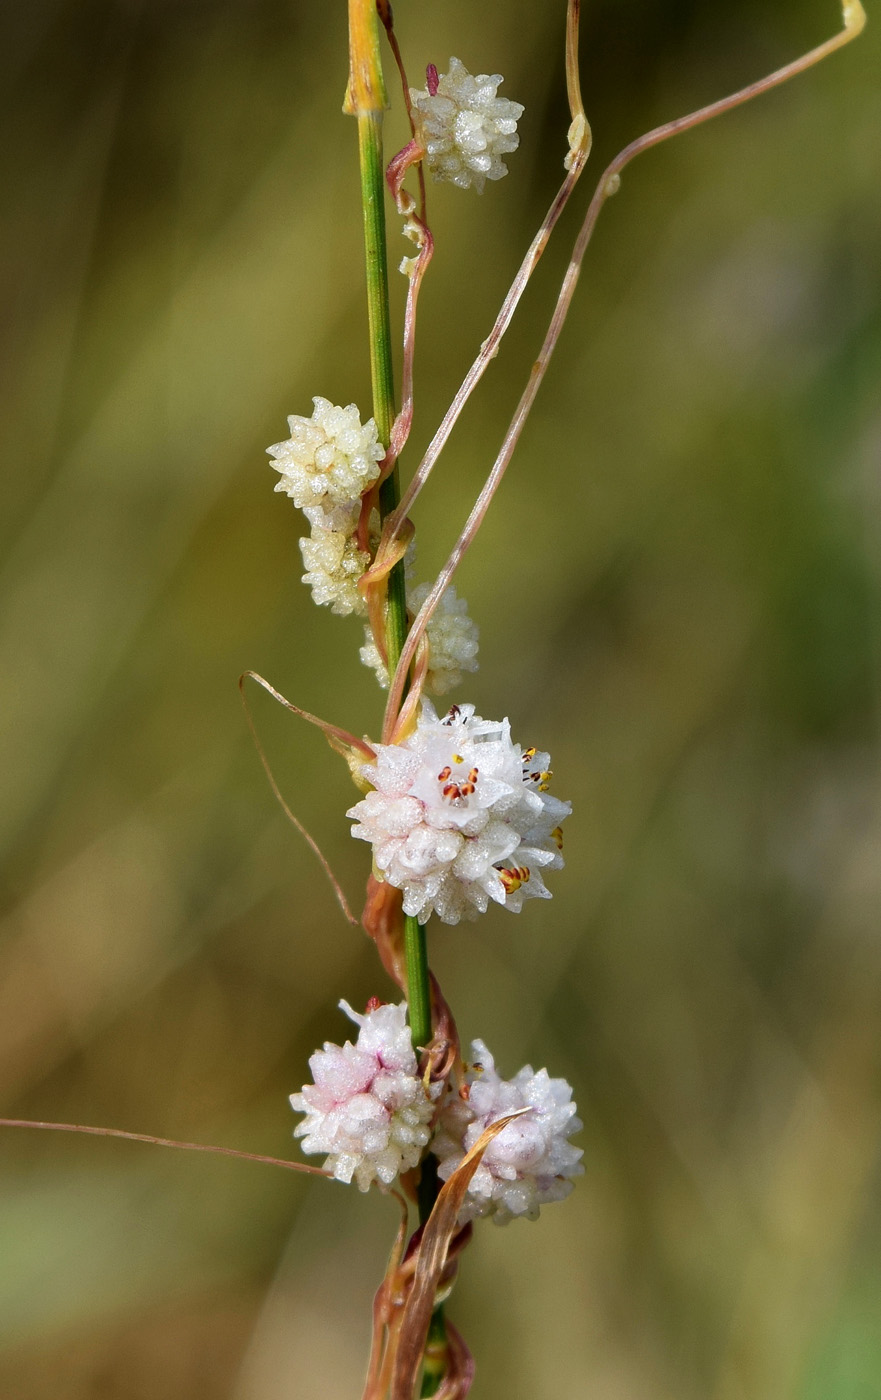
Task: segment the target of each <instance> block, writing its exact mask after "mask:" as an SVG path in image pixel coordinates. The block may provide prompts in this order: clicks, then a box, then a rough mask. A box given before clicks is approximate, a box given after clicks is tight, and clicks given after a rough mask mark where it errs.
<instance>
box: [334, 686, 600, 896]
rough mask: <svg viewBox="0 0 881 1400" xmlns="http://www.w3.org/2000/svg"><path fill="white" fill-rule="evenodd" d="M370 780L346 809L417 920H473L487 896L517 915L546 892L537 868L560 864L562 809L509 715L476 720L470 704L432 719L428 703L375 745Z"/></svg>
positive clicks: (543, 763)
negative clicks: (400, 730)
mask: <svg viewBox="0 0 881 1400" xmlns="http://www.w3.org/2000/svg"><path fill="white" fill-rule="evenodd" d="M361 774H362V776H363V777H364V778H365V779H366V780H367V781H368V782H369V783H371V784H372V786H373V789H374V791H372V792H369V793H368V794H367V796H366V797H365V798H364V800H363V801H361V802H359V803H357V805H356V806H354V807H352V808H350V810H349V811H348V813H347V814H346V815H347V816H350V817H353V818H354V819H355V821H356V823H357V824H356V825H355V826H353V827H352V835H353V836H356V837H358V838H359V839H360V840H362V841H369V842H370V843H371V845H372V846H373V862H374V865H375V867H376V869H377V871H378V872H379V874H380V875H381V876H382V878H383V879H385V880H387V881H388V882H389V884H391V885H394V886H395V888H396V889H399V890H402V891H403V894H404V901H403V903H404V912H405V913H407V914H412V915H415V916H416V917H417V918H418V919H419V921H420V923H425V922H426V920H427V919H428V918H429V916H430V915H431V914H432V913H433V912H434V913H436V914H437V915H438V916H439V918H440V919H441V920H442V921H443V923H445V924H457V923H458V922H459V920H460V919H463V918H465V919H474V918H476V917H477V915H478V914H482V913H484V912H485V910H486V908H487V906H488V904H489V901H490V900H491V899H493V900H495V901H496V903H498V904H502V905H504V906H505V908H506V909H511V910H513V911H514V912H515V913H516V912H519V910H520V909H521V908H522V906H523V901H524V900H525V899H528V898H530V897H531V896H536V897H538V898H541V899H549V898H550V891H549V890H548V889H547V887H546V886H545V883H544V881H543V879H542V875H541V872H542V870H543V869H545V868H547V869H559V867H560V866H561V865H562V864H563V857H562V855H561V854H560V848H561V845H562V839H561V836H560V830H559V827H560V823H561V822H562V821H563V820H564V818H565V817H567V816H568V815H569V813H570V811H571V810H572V809H571V806H570V804H569V803H568V802H560V801H558V799H557V798H555V797H551V796H550V795H549V793H548V792H547V791H546V788H547V784H548V781H549V779H550V776H551V775H550V760H549V758H548V755H547V754H544V753H538V752H536V750H535V749H526V750H523V749H521V748H520V746H519V744H514V743H512V742H511V730H510V725H509V724H508V721H507V720H506V719H505V720H498V721H491V720H483V719H481V718H480V716H479V715H475V713H474V706H473V705H461V706H459V705H454V706H453V708H452V709H451V710H450V711H449V712H448V714H446V715H445V716H444V717H443V718H442V719H438V716H437V715H436V714H435V711H434V709H433V708H432V706H431V704H430V703H429V701H428V700H423V702H422V712H421V714H420V717H419V721H418V723H417V726H416V729H415V731H414V732H413V733H412V734H411V735H410V736H409V738H407V739H406V740H405V742H404V743H402V744H380V745H379V746H378V747H377V757H376V762H375V763H370V764H367V765H365V766H364V767H363V768H362V769H361Z"/></svg>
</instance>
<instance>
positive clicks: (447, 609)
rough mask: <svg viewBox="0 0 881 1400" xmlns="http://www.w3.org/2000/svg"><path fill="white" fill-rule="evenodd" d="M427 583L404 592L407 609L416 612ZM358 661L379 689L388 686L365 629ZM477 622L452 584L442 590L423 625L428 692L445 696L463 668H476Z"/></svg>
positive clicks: (421, 601)
mask: <svg viewBox="0 0 881 1400" xmlns="http://www.w3.org/2000/svg"><path fill="white" fill-rule="evenodd" d="M430 588H431V585H430V584H428V583H421V584H420V585H419V587H418V588H414V589H413V591H412V593H410V594H408V597H407V602H408V606H409V608H410V611H411V612H413V613H417V612H418V611H419V609H420V608H421V607H422V604H423V603H424V602H425V599H426V598H427V597H428V594H429V591H430ZM366 635H367V640H366V642H365V644H364V646H363V647H362V648H361V660H362V661H363V662H364V665H365V666H370V667H372V669H373V670H374V671H375V672H376V678H377V680H378V681H379V683H380V685H381V686H382V688H383V690H387V689H388V670H387V668H386V665H385V662H384V661H383V659H382V657H381V656H380V654H379V648H378V647H377V645H376V643H375V641H374V640H373V637H372V635H371V633H370V631H369V629H368V630H367V633H366ZM479 635H480V634H479V630H478V627H477V623H476V622H474V621H473V620H472V619H471V618H470V617H469V616H468V604H467V603H466V601H465V599H464V598H460V597H458V595H457V593H456V590H455V588H453V586H452V585H450V587H449V588H448V589H447V591H446V592H445V593H444V595H443V597H442V599H441V601H440V603H439V605H438V607H437V609H436V610H435V612H434V614H433V615H432V618H431V621H430V622H429V624H428V627H427V628H426V636H427V638H428V648H429V659H428V672H427V675H426V677H425V689H426V690H427V691H429V692H430V693H431V694H432V695H446V693H447V691H449V690H452V689H453V688H454V686H457V685H459V684H460V682H461V681H462V678H463V676H464V673H465V672H466V671H476V670H477V665H478V663H477V645H478V638H479Z"/></svg>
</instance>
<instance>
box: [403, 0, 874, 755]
mask: <svg viewBox="0 0 881 1400" xmlns="http://www.w3.org/2000/svg"><path fill="white" fill-rule="evenodd" d="M843 15H844V28H843V29H842V30H841V31H840V32H839V33H838V34H835V35H834V36H833V37H832V38H831V39H827V40H826V42H825V43H823V44H819V45H818V46H817V47H816V48H814V49H811V50H810V51H809V52H808V53H806V54H804V55H803V56H802V57H801V58H797V59H795V60H794V61H793V62H792V63H787V64H785V65H784V66H783V67H782V68H778V69H776V70H775V71H774V72H773V73H771V74H769V75H768V77H766V78H760V79H759V80H758V81H757V82H754V83H749V84H748V85H747V86H746V87H744V88H740V89H739V90H738V91H737V92H735V93H732V94H731V95H730V96H729V97H723V98H721V99H720V100H719V101H718V102H711V103H710V104H709V105H708V106H706V107H701V108H699V109H698V110H697V111H696V112H690V113H688V115H686V116H684V117H677V118H675V120H673V121H670V122H665V123H664V124H663V125H662V126H658V127H655V128H653V130H651V131H649V132H646V133H645V135H644V136H640V137H638V138H637V139H636V140H635V141H631V143H630V145H629V146H625V147H624V149H623V150H622V151H621V152H619V154H618V155H617V156H616V157H615V159H614V160H613V161H612V162H611V163H610V164H609V165H608V166H607V167H606V169H605V170H604V171H603V173H602V175H601V176H600V179H599V182H598V184H597V187H596V189H595V191H594V194H593V198H592V199H591V201H590V204H589V206H588V210H587V214H586V215H585V219H584V223H583V224H582V226H581V231H580V232H579V234H578V238H577V239H576V241H575V246H574V248H573V250H572V257H571V259H570V261H569V266H568V268H567V269H566V274H565V277H564V278H563V284H562V286H561V288H560V293H559V296H558V298H557V304H556V306H555V308H554V313H553V316H552V318H551V323H550V326H549V327H548V331H547V335H546V336H545V340H544V344H543V345H542V348H541V352H540V354H539V356H538V359H537V360H536V361H535V364H534V365H533V367H532V371H531V373H530V376H529V380H528V382H527V385H526V388H525V389H524V391H523V394H522V396H521V398H520V402H519V403H518V405H517V408H516V409H515V411H514V416H513V418H512V419H511V423H510V425H509V428H508V432H507V434H506V436H505V441H504V443H503V444H502V448H501V451H500V452H499V455H498V457H497V458H496V460H495V462H494V464H493V467H492V470H491V471H490V473H489V476H488V477H487V479H486V482H485V484H484V487H483V490H482V491H481V493H480V495H479V496H478V498H477V501H476V502H475V505H474V508H473V510H472V511H471V514H470V515H469V517H468V520H467V521H466V524H465V527H464V529H463V530H462V533H461V535H460V536H459V538H458V540H457V541H456V544H455V545H454V547H453V550H452V553H451V554H450V557H449V558H448V560H447V562H446V564H445V565H444V567H443V569H442V570H441V572H440V574H439V575H438V578H437V580H436V582H435V584H434V585H433V587H432V589H431V592H430V593H429V595H428V597H427V598H426V599H425V602H424V603H423V605H422V607H421V608H420V610H419V613H418V614H417V616H416V619H415V621H414V623H413V626H412V627H411V629H410V633H409V635H408V637H407V641H406V644H405V646H404V649H403V651H402V653H401V659H400V661H399V663H398V669H397V671H396V672H395V675H394V678H393V680H392V683H391V685H390V686H389V697H388V705H387V707H386V720H385V727H386V728H387V729H388V730H389V732H391V729H392V727H393V724H394V717H395V716H396V714H397V712H398V709H399V708H400V697H401V695H402V693H403V685H404V677H405V676H406V673H407V669H408V668H409V666H410V664H411V662H412V660H413V657H414V655H415V653H416V648H417V647H418V645H419V641H420V639H421V637H422V635H423V633H424V632H425V629H426V627H427V626H428V623H429V621H430V620H431V617H432V615H433V613H434V611H435V609H436V607H437V606H438V603H439V602H440V600H441V598H442V597H443V594H444V592H445V590H446V588H447V587H448V585H449V583H450V580H451V579H452V577H453V575H454V573H455V571H456V569H457V568H458V566H459V564H460V562H461V560H462V558H463V556H464V555H465V553H466V551H467V550H468V548H469V546H470V545H471V542H472V541H473V539H474V536H475V535H476V534H477V531H478V530H479V528H480V525H481V523H482V521H483V517H484V516H485V515H486V512H487V510H488V508H489V504H490V502H491V500H492V498H493V496H494V495H495V493H496V491H497V490H498V488H499V485H500V483H501V480H502V477H503V476H504V474H505V471H506V470H507V467H508V463H509V462H510V460H511V457H512V456H513V454H514V448H515V447H516V445H517V442H518V440H519V438H520V434H521V433H522V431H523V426H524V424H525V422H526V419H527V417H528V416H529V412H530V409H531V408H532V405H533V403H534V402H535V397H536V394H537V393H538V390H539V386H540V385H541V382H542V380H543V379H544V376H545V373H546V371H547V367H548V364H549V362H550V358H551V355H552V354H553V352H554V349H555V347H556V344H557V341H558V340H559V338H560V332H561V330H562V329H563V324H564V322H565V320H566V316H567V314H568V312H569V307H570V306H571V304H572V298H573V296H574V294H575V287H576V285H577V282H578V277H579V275H580V272H581V264H582V262H583V261H584V255H585V253H586V251H587V247H588V244H589V243H590V239H591V236H592V234H593V230H594V228H595V226H596V222H597V219H598V218H599V215H600V212H601V210H602V208H603V206H604V205H605V203H606V201H607V200H608V199H609V198H610V197H611V196H612V195H613V194H616V193H617V191H618V189H619V187H620V184H621V171H622V170H623V169H624V168H625V166H627V165H629V164H630V162H631V161H632V160H635V158H636V157H637V156H639V155H642V154H643V152H644V151H648V150H651V149H652V147H654V146H659V145H660V144H661V143H662V142H663V141H668V140H669V139H670V138H671V137H673V136H679V135H680V134H681V133H682V132H685V131H690V130H691V129H692V128H693V127H696V126H700V125H701V124H702V123H703V122H707V121H711V120H712V118H713V117H718V116H721V115H722V114H723V113H725V112H730V111H732V110H733V109H734V108H735V107H740V106H741V105H742V104H743V103H744V102H749V101H751V100H752V99H753V98H754V97H760V96H761V95H762V94H763V93H765V92H769V91H770V90H771V89H772V88H775V87H779V86H780V84H781V83H785V82H787V81H788V79H790V78H794V77H796V76H797V75H798V74H799V73H804V72H805V71H806V70H807V69H808V68H811V67H813V65H814V64H815V63H819V62H821V60H822V59H824V58H827V57H828V55H829V54H831V53H834V52H835V51H836V49H840V48H843V47H844V45H845V44H848V43H850V41H851V40H852V39H855V38H856V37H857V35H858V34H859V33H861V31H862V29H863V27H864V25H865V22H866V16H865V12H864V10H863V7H862V5H861V4H860V3H859V0H853V3H848V0H846V3H845V4H844V5H843ZM467 382H468V381H467V380H466V384H467ZM464 387H465V386H464V385H463V388H464ZM461 392H462V391H461V390H460V393H461ZM457 397H458V396H457ZM444 421H445V422H446V420H444ZM442 426H443V425H442ZM430 451H431V448H429V452H430ZM403 505H404V501H402V502H401V507H403ZM384 732H385V731H384Z"/></svg>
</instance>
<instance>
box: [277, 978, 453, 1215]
mask: <svg viewBox="0 0 881 1400" xmlns="http://www.w3.org/2000/svg"><path fill="white" fill-rule="evenodd" d="M340 1007H341V1008H342V1010H343V1011H345V1013H346V1015H347V1016H348V1017H349V1018H350V1020H352V1021H354V1022H355V1024H356V1025H357V1026H359V1027H360V1030H359V1032H358V1039H357V1041H356V1043H355V1044H354V1045H353V1044H352V1043H351V1041H348V1040H347V1041H346V1043H345V1045H343V1046H339V1045H333V1044H331V1042H330V1041H325V1045H324V1049H323V1050H316V1052H315V1054H314V1055H312V1056H311V1058H310V1060H309V1068H310V1069H311V1071H312V1078H313V1081H314V1083H312V1084H304V1085H303V1090H302V1092H301V1093H299V1094H291V1106H292V1107H293V1108H294V1109H296V1111H297V1112H298V1113H305V1115H306V1117H305V1118H304V1120H303V1122H302V1123H300V1124H299V1126H298V1127H297V1128H295V1129H294V1137H301V1138H302V1139H303V1151H304V1152H324V1153H326V1154H327V1158H326V1161H325V1163H324V1165H325V1167H327V1168H328V1169H329V1170H330V1171H332V1173H333V1175H334V1176H335V1177H336V1179H337V1181H345V1182H349V1181H351V1180H352V1178H353V1177H354V1179H355V1181H356V1182H357V1184H358V1186H359V1188H360V1189H361V1190H362V1191H366V1190H367V1189H368V1187H369V1186H370V1183H371V1182H372V1181H380V1182H382V1184H383V1185H384V1186H388V1185H390V1184H391V1182H392V1181H394V1179H395V1177H396V1176H397V1175H398V1173H399V1172H401V1171H406V1170H407V1169H408V1168H409V1167H415V1166H416V1164H417V1162H418V1161H419V1159H420V1157H421V1156H422V1151H423V1149H424V1147H425V1146H426V1144H427V1142H428V1140H429V1137H430V1136H431V1129H430V1127H429V1126H428V1125H429V1123H430V1121H431V1117H432V1115H433V1113H434V1104H433V1103H432V1098H431V1095H430V1094H429V1093H428V1092H427V1091H426V1088H425V1084H424V1083H423V1081H422V1079H420V1077H419V1073H418V1065H417V1062H416V1055H415V1053H414V1050H413V1042H412V1040H411V1038H410V1031H409V1028H408V1026H407V1003H406V1002H401V1004H400V1005H399V1006H379V1007H377V1008H376V1009H375V1010H373V1011H368V1012H366V1014H365V1015H363V1016H359V1015H358V1013H357V1012H356V1011H353V1010H352V1008H351V1006H349V1004H348V1002H345V1001H341V1002H340ZM439 1087H440V1086H434V1087H433V1089H432V1093H435V1092H436V1091H437V1090H438V1089H439Z"/></svg>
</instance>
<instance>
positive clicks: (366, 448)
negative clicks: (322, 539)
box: [266, 398, 385, 523]
mask: <svg viewBox="0 0 881 1400" xmlns="http://www.w3.org/2000/svg"><path fill="white" fill-rule="evenodd" d="M312 402H313V404H314V405H315V410H314V412H313V414H312V417H311V418H301V417H299V416H298V415H297V414H292V415H291V416H290V417H289V418H288V427H289V428H290V430H291V435H290V437H289V438H288V439H287V440H286V441H285V442H277V443H275V444H274V446H272V447H267V449H266V450H267V452H268V453H269V454H270V456H271V457H272V465H273V466H274V467H275V470H276V471H277V472H280V473H281V480H280V481H278V482H277V483H276V486H275V489H276V491H284V492H285V493H286V494H287V495H288V496H290V497H291V499H292V501H293V502H294V505H295V506H298V507H299V509H300V510H304V509H306V508H307V507H315V506H320V507H322V508H323V509H325V510H328V509H332V508H333V507H334V506H351V505H352V503H353V502H355V501H357V500H358V499H359V497H361V496H362V495H363V494H364V492H365V491H366V490H367V488H368V486H372V485H373V483H374V481H376V479H377V477H378V476H379V463H380V462H381V461H382V458H383V457H384V456H385V449H384V448H383V446H382V444H381V443H380V442H379V439H378V437H377V432H376V424H375V422H374V421H373V419H372V418H370V419H368V421H367V422H366V423H365V424H364V425H363V427H362V424H361V418H360V416H359V413H358V410H357V408H356V407H355V405H354V404H353V403H350V404H349V406H348V408H338V407H336V406H335V405H334V404H332V403H330V402H329V401H328V400H327V399H322V398H314V399H313V400H312ZM313 523H314V522H313Z"/></svg>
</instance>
